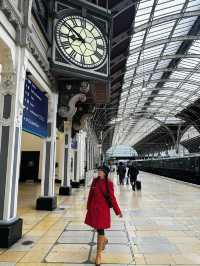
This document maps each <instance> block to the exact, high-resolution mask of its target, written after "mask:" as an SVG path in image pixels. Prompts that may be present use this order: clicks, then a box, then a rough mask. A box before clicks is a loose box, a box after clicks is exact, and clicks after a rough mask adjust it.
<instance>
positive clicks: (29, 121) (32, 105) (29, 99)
mask: <svg viewBox="0 0 200 266" xmlns="http://www.w3.org/2000/svg"><path fill="white" fill-rule="evenodd" d="M47 117H48V98H47V97H46V96H45V94H44V92H42V91H41V90H39V89H38V88H37V87H36V86H35V84H34V83H33V82H32V81H31V80H29V79H26V81H25V89H24V112H23V122H22V128H23V130H25V131H27V132H30V133H32V134H34V135H37V136H39V137H44V138H45V137H47Z"/></svg>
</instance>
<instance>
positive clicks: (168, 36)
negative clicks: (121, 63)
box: [113, 0, 200, 145]
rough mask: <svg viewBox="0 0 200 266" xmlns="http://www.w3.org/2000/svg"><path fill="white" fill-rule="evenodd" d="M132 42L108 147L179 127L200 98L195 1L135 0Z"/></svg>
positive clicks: (199, 7) (198, 1) (198, 2)
mask: <svg viewBox="0 0 200 266" xmlns="http://www.w3.org/2000/svg"><path fill="white" fill-rule="evenodd" d="M131 38H132V39H131V43H130V50H129V57H128V60H127V65H126V72H125V76H124V82H123V88H122V93H121V98H120V104H119V109H118V115H117V117H116V121H117V122H116V126H115V131H114V137H113V145H116V144H122V143H126V144H129V145H134V144H135V143H137V142H138V141H140V140H141V139H142V138H143V137H144V136H145V135H148V134H149V132H151V130H152V129H156V127H158V126H159V123H177V124H178V123H182V122H183V121H181V120H180V119H178V118H177V114H178V113H180V112H181V111H183V110H184V109H186V108H187V107H188V106H189V105H191V104H192V103H194V102H195V101H196V100H197V99H199V98H200V88H199V86H200V0H176V1H175V0H141V1H138V6H137V12H136V18H135V23H134V32H133V34H132V36H131ZM149 119H151V121H150V120H149Z"/></svg>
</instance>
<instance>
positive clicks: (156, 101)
mask: <svg viewBox="0 0 200 266" xmlns="http://www.w3.org/2000/svg"><path fill="white" fill-rule="evenodd" d="M193 95H195V92H194V93H193V94H192V95H191V94H189V95H185V97H183V96H180V95H173V96H172V97H171V98H170V95H168V98H167V99H164V100H163V101H161V100H159V99H158V100H157V99H155V98H154V99H153V101H152V100H148V98H149V95H147V96H146V97H144V96H143V97H142V100H140V102H139V104H140V103H142V104H144V103H152V104H153V103H161V104H162V103H166V100H168V102H174V101H173V100H176V99H181V100H183V101H186V102H187V103H189V104H193V103H194V101H192V100H190V98H188V97H190V96H193ZM163 96H164V97H167V95H164V94H163V95H162V94H158V95H156V98H159V97H163ZM199 97H200V94H199ZM137 102H138V99H135V101H131V102H127V105H128V104H132V103H137ZM168 102H167V103H166V104H167V105H168ZM174 103H175V102H174ZM168 106H173V107H175V108H176V107H178V106H179V104H178V105H176V106H174V105H168ZM185 108H186V107H185Z"/></svg>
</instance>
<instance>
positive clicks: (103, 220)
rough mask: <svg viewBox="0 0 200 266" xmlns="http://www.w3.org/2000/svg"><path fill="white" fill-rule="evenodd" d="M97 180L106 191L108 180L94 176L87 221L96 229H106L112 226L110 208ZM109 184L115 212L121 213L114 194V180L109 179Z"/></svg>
mask: <svg viewBox="0 0 200 266" xmlns="http://www.w3.org/2000/svg"><path fill="white" fill-rule="evenodd" d="M97 182H99V185H100V186H101V190H102V192H103V193H105V192H106V180H105V179H101V178H94V179H93V182H92V185H91V188H90V192H89V196H88V201H87V214H86V218H85V223H86V224H87V225H90V226H91V227H93V228H95V229H106V228H110V208H109V206H108V203H107V201H106V199H105V198H104V196H103V194H102V192H101V191H100V190H99V187H98V183H97ZM108 186H109V193H110V199H111V201H112V205H113V209H114V212H115V214H116V215H119V214H120V213H121V210H120V208H119V206H118V204H117V200H116V198H115V195H114V187H113V182H112V181H110V180H109V181H108Z"/></svg>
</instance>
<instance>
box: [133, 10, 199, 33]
mask: <svg viewBox="0 0 200 266" xmlns="http://www.w3.org/2000/svg"><path fill="white" fill-rule="evenodd" d="M198 16H200V10H197V11H188V12H184V13H177V14H172V15H169V16H164V17H161V18H158V19H154V20H152V21H151V22H147V23H144V24H143V25H140V26H138V27H135V28H134V33H133V35H132V37H134V34H135V33H137V32H140V31H142V30H146V29H147V28H150V27H153V26H156V25H159V24H162V23H165V22H170V21H172V20H177V19H182V18H190V17H198Z"/></svg>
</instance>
